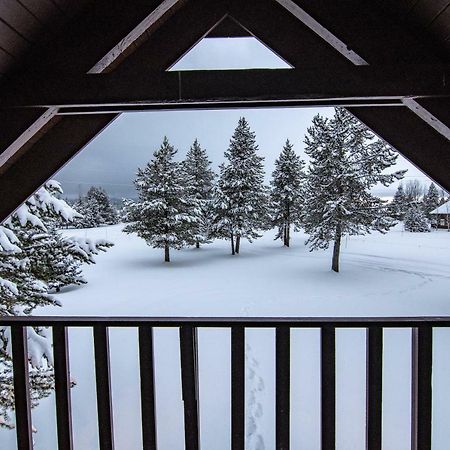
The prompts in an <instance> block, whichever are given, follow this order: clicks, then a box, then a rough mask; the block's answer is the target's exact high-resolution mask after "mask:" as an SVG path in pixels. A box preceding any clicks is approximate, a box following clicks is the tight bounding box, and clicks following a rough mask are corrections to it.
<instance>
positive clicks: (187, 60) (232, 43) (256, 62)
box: [169, 36, 292, 71]
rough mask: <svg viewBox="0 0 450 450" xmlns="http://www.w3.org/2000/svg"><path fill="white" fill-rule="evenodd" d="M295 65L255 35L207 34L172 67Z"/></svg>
mask: <svg viewBox="0 0 450 450" xmlns="http://www.w3.org/2000/svg"><path fill="white" fill-rule="evenodd" d="M291 68H292V66H291V65H289V64H288V63H287V62H286V61H284V60H283V59H281V58H280V57H279V56H278V55H277V54H275V53H274V52H273V51H272V50H271V49H269V48H268V47H266V46H265V45H264V44H263V43H261V42H260V41H259V40H258V39H256V38H254V37H253V36H250V37H214V38H209V37H205V38H204V39H202V40H201V41H200V42H198V43H197V45H195V46H194V47H193V48H192V49H190V50H189V51H188V52H187V53H186V54H184V55H183V56H182V58H181V59H179V60H178V61H177V62H176V63H175V64H174V65H173V66H172V67H170V68H169V71H183V70H238V69H291Z"/></svg>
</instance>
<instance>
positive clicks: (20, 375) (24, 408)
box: [11, 325, 33, 450]
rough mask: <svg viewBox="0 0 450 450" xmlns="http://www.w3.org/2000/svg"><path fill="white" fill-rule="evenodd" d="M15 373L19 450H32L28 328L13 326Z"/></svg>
mask: <svg viewBox="0 0 450 450" xmlns="http://www.w3.org/2000/svg"><path fill="white" fill-rule="evenodd" d="M11 344H12V357H13V371H14V372H13V373H14V405H15V413H16V433H17V449H18V450H32V449H33V437H32V428H31V402H30V380H29V373H28V343H27V328H26V327H23V326H17V325H13V326H11Z"/></svg>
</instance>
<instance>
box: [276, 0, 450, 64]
mask: <svg viewBox="0 0 450 450" xmlns="http://www.w3.org/2000/svg"><path fill="white" fill-rule="evenodd" d="M277 1H280V0H277ZM290 3H294V4H295V5H297V6H298V7H300V8H301V9H302V10H304V11H305V12H306V13H307V14H309V15H310V16H311V17H312V18H314V19H315V20H316V21H317V22H318V23H319V24H320V25H321V26H322V27H323V28H325V29H326V30H328V31H329V32H330V33H332V35H333V36H335V37H337V38H339V40H340V41H342V42H343V43H345V44H346V46H347V47H348V49H349V50H352V51H354V52H355V53H356V54H357V55H359V56H360V57H362V58H363V59H364V60H365V61H367V62H368V63H369V64H402V63H403V64H410V63H417V62H422V63H433V62H438V61H441V62H445V61H447V62H448V61H449V60H450V57H449V54H448V52H445V51H443V49H442V48H439V46H438V45H436V42H435V41H434V40H433V39H432V38H431V37H430V36H428V35H427V34H426V33H423V32H422V31H421V30H420V29H417V28H414V27H410V26H408V24H407V23H406V22H405V21H403V22H402V21H399V20H398V18H397V17H395V16H390V15H389V14H388V13H386V11H383V10H382V9H381V8H380V7H379V5H378V4H377V2H375V1H361V0H345V1H336V0H314V1H309V0H291V1H290ZM299 22H300V21H299ZM330 45H331V43H330Z"/></svg>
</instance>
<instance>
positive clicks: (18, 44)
mask: <svg viewBox="0 0 450 450" xmlns="http://www.w3.org/2000/svg"><path fill="white" fill-rule="evenodd" d="M0 46H1V47H2V48H3V49H4V50H6V51H7V52H8V53H9V54H10V55H14V56H15V57H17V56H20V55H22V54H23V52H24V51H25V50H26V49H27V48H28V47H29V43H28V41H27V40H26V39H24V38H23V37H22V36H21V35H20V34H18V33H17V31H15V30H14V28H11V27H10V26H9V25H8V24H6V23H5V22H3V21H2V20H0Z"/></svg>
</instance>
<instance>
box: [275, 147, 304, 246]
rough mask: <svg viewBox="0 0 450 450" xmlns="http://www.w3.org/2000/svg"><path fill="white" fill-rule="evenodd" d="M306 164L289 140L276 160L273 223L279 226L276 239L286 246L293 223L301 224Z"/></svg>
mask: <svg viewBox="0 0 450 450" xmlns="http://www.w3.org/2000/svg"><path fill="white" fill-rule="evenodd" d="M304 166H305V162H304V161H302V160H301V159H300V157H299V156H298V155H296V154H295V152H294V150H293V146H292V144H291V143H290V142H289V140H287V141H286V144H285V146H284V147H283V150H282V152H281V153H280V156H279V157H278V159H277V160H276V161H275V170H274V171H273V173H272V181H271V185H272V191H271V204H270V209H271V216H272V225H273V226H276V227H277V228H278V232H277V235H276V237H275V239H282V240H283V244H284V245H285V246H286V247H289V241H290V230H291V225H292V224H295V225H298V224H299V213H300V210H301V208H302V203H303V198H302V197H303V182H304V178H305V174H304V173H303V168H304Z"/></svg>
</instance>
